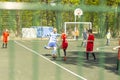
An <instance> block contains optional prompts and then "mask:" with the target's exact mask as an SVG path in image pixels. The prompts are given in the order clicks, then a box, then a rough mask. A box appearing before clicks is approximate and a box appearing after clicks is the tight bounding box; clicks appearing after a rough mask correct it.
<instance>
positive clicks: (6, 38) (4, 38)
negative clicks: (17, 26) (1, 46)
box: [3, 31, 9, 42]
mask: <svg viewBox="0 0 120 80" xmlns="http://www.w3.org/2000/svg"><path fill="white" fill-rule="evenodd" d="M8 36H9V33H8V32H6V31H5V32H3V42H8Z"/></svg>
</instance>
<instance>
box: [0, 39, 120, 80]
mask: <svg viewBox="0 0 120 80" xmlns="http://www.w3.org/2000/svg"><path fill="white" fill-rule="evenodd" d="M47 42H48V41H47V40H42V39H39V40H22V39H21V40H10V41H9V44H8V48H0V80H120V77H119V73H120V72H119V71H116V70H115V69H116V59H117V51H113V50H112V48H113V47H114V46H117V43H118V42H117V40H113V41H111V44H110V46H105V39H96V40H95V47H94V51H95V54H96V57H97V60H96V61H94V60H93V57H92V56H91V55H90V60H89V61H87V60H86V59H85V48H84V47H81V40H78V41H73V40H70V41H68V42H69V47H68V49H67V61H63V52H62V50H61V51H60V53H61V55H60V57H59V56H58V57H57V59H56V60H53V59H52V58H51V52H52V50H46V49H44V46H45V45H47ZM0 44H1V45H2V42H1V41H0ZM59 44H60V42H59Z"/></svg>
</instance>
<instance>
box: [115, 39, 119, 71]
mask: <svg viewBox="0 0 120 80" xmlns="http://www.w3.org/2000/svg"><path fill="white" fill-rule="evenodd" d="M116 49H118V54H117V68H116V70H119V69H120V39H119V46H117V47H114V48H113V50H116Z"/></svg>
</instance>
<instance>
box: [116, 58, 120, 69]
mask: <svg viewBox="0 0 120 80" xmlns="http://www.w3.org/2000/svg"><path fill="white" fill-rule="evenodd" d="M116 70H120V60H118V59H117V68H116Z"/></svg>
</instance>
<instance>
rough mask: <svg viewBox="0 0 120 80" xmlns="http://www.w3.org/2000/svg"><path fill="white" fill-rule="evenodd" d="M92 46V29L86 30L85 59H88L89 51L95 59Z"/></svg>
mask: <svg viewBox="0 0 120 80" xmlns="http://www.w3.org/2000/svg"><path fill="white" fill-rule="evenodd" d="M93 48H94V35H93V34H92V30H91V29H90V30H88V39H87V46H86V59H87V60H89V53H91V54H92V55H93V57H94V60H96V57H95V54H94V53H93Z"/></svg>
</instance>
